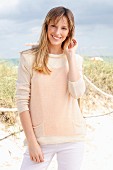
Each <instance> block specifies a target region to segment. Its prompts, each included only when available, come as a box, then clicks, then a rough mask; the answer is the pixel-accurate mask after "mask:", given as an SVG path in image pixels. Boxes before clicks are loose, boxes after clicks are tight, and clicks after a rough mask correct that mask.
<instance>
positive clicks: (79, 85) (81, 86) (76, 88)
mask: <svg viewBox="0 0 113 170" xmlns="http://www.w3.org/2000/svg"><path fill="white" fill-rule="evenodd" d="M76 57H77V67H78V69H79V73H80V79H79V80H78V81H76V82H72V81H69V80H68V91H69V93H70V94H71V95H72V97H74V98H76V99H78V98H80V97H81V96H82V95H83V94H84V93H85V89H86V87H85V82H84V79H83V73H82V64H83V58H82V57H81V56H80V55H78V54H77V55H76ZM75 74H76V73H75Z"/></svg>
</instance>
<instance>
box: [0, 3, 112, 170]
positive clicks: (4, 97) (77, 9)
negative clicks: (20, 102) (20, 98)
mask: <svg viewBox="0 0 113 170" xmlns="http://www.w3.org/2000/svg"><path fill="white" fill-rule="evenodd" d="M56 6H65V7H67V8H69V9H71V10H72V12H73V13H74V16H75V29H76V33H75V38H76V39H77V41H78V49H77V53H78V54H80V55H81V56H82V57H83V58H84V63H83V72H84V79H85V82H86V93H85V95H84V96H83V97H82V98H81V99H80V103H81V106H80V107H81V110H82V114H83V116H84V118H85V120H86V124H87V130H88V133H87V141H86V152H85V159H84V163H83V167H82V170H90V169H92V170H95V169H96V170H100V169H103V170H111V169H113V161H112V160H113V149H112V142H113V135H111V131H112V130H113V114H112V113H113V1H112V0H100V1H98V0H92V1H90V0H71V1H69V0H57V1H53V0H33V1H31V0H0V150H1V152H2V153H4V154H3V155H2V156H0V169H2V170H9V169H10V170H13V169H14V170H15V169H16V170H19V167H20V164H21V161H22V155H23V152H24V149H25V147H24V145H23V140H24V133H23V131H22V127H21V124H20V120H19V116H18V112H17V109H16V103H15V87H16V79H17V69H18V64H19V52H20V51H22V50H25V49H28V48H29V47H28V46H26V45H25V44H26V43H36V42H37V41H38V39H39V36H40V31H41V27H42V23H43V21H44V18H45V16H46V14H47V12H48V11H49V10H50V9H51V8H53V7H56ZM108 143H109V144H108ZM103 148H104V150H103ZM56 168H57V164H56V159H54V160H53V162H52V164H51V166H50V168H49V170H53V169H54V170H56Z"/></svg>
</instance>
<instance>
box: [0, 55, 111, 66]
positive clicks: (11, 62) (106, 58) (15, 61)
mask: <svg viewBox="0 0 113 170" xmlns="http://www.w3.org/2000/svg"><path fill="white" fill-rule="evenodd" d="M91 57H92V56H85V57H84V58H85V59H88V58H89V59H90V58H91ZM100 58H103V60H104V61H106V62H108V63H110V64H111V63H113V56H100ZM2 63H8V64H9V65H11V66H18V64H19V58H5V59H0V64H2Z"/></svg>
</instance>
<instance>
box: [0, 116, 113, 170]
mask: <svg viewBox="0 0 113 170" xmlns="http://www.w3.org/2000/svg"><path fill="white" fill-rule="evenodd" d="M86 122H87V142H86V145H85V146H86V148H85V155H84V161H83V164H82V169H81V170H112V169H113V117H111V116H102V117H96V118H87V119H86ZM3 133H4V132H3V131H0V138H1V137H2V136H3ZM20 137H21V138H22V137H23V135H22V133H21V136H20ZM17 146H18V147H17ZM23 152H24V148H23V147H22V140H20V139H18V140H17V139H16V140H14V139H11V138H10V139H7V140H4V141H1V142H0V170H19V167H20V164H21V160H22V154H23ZM48 170H57V162H56V156H55V157H54V158H53V160H52V162H51V164H50V166H49V168H48Z"/></svg>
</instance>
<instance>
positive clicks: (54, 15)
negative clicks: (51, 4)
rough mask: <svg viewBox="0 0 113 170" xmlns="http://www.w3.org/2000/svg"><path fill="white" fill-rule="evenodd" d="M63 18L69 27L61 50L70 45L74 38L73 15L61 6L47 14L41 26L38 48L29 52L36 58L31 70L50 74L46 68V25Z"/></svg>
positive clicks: (47, 50) (47, 52)
mask: <svg viewBox="0 0 113 170" xmlns="http://www.w3.org/2000/svg"><path fill="white" fill-rule="evenodd" d="M63 16H65V17H66V18H67V21H68V27H69V34H68V36H67V38H66V39H65V40H64V42H63V43H62V45H61V47H62V49H63V50H64V49H65V45H66V44H68V43H70V42H71V40H72V38H73V36H74V29H75V25H74V16H73V13H72V12H71V11H70V10H69V9H67V8H65V7H62V6H60V7H55V8H52V9H51V10H50V11H49V12H48V13H47V15H46V17H45V20H44V23H43V25H42V32H41V35H40V39H39V42H38V46H37V47H35V48H33V49H31V52H32V53H33V54H35V56H36V58H35V62H34V65H33V69H34V70H36V71H38V72H40V73H44V74H50V73H51V70H50V69H49V68H48V67H47V63H48V54H49V49H48V44H49V40H48V37H47V30H48V24H49V23H50V21H52V20H53V21H55V22H58V21H59V20H60V19H61V18H62V17H63Z"/></svg>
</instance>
